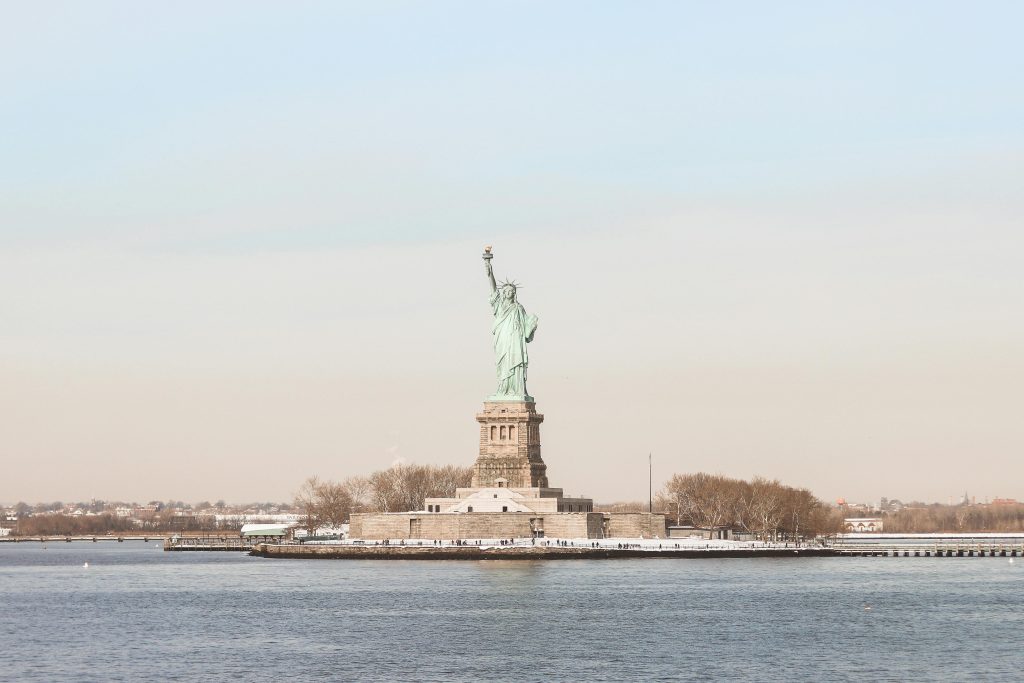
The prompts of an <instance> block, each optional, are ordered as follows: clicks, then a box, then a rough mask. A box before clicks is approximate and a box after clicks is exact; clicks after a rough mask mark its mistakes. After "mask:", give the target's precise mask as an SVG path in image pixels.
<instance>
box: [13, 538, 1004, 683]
mask: <svg viewBox="0 0 1024 683" xmlns="http://www.w3.org/2000/svg"><path fill="white" fill-rule="evenodd" d="M85 563H88V567H85V566H84V565H85ZM1022 589H1024V559H1021V558H1017V559H1016V560H1015V561H1014V562H1010V561H1009V559H1007V558H913V557H910V558H902V557H901V558H792V559H789V558H781V559H770V558H762V559H706V560H685V559H641V560H605V561H600V560H582V561H565V562H536V561H489V562H422V561H365V562H361V561H330V560H320V561H317V560H267V559H260V558H252V557H248V556H247V555H243V554H240V553H203V552H199V553H189V552H182V553H173V552H172V553H168V552H163V551H162V550H161V549H160V545H159V544H157V543H152V542H151V543H142V542H137V541H136V542H126V543H123V544H119V543H95V544H94V543H67V544H65V543H55V544H47V545H46V546H43V545H42V544H38V543H35V544H33V543H19V544H0V680H10V681H47V682H53V681H200V680H203V681H213V680H228V679H230V680H234V681H268V680H276V679H294V680H360V681H675V680H758V681H793V680H801V681H825V680H827V681H843V680H872V681H873V680H891V681H902V680H909V679H920V680H932V681H936V680H938V681H963V680H968V679H970V680H991V681H1012V680H1021V679H1024V654H1022V648H1021V642H1022V639H1024V590H1022Z"/></svg>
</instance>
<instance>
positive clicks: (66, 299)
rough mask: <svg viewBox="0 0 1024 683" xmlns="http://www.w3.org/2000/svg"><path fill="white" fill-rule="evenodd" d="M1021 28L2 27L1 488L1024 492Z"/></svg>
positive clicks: (801, 13) (13, 492) (501, 22)
mask: <svg viewBox="0 0 1024 683" xmlns="http://www.w3.org/2000/svg"><path fill="white" fill-rule="evenodd" d="M1022 23H1024V6H1021V5H1020V3H1014V2H978V3H971V4H970V5H967V4H964V3H954V2H935V1H929V2H902V3H852V2H851V3H815V2H777V3H755V2H748V3H742V2H740V3H697V2H661V3H659V2H650V3H642V4H638V3H629V2H605V3H595V2H560V3H550V2H517V3H480V2H437V3H421V2H367V3H340V2H329V3H328V2H324V3H320V2H299V3H289V4H287V5H282V4H280V3H270V2H244V3H242V2H239V3H232V2H222V3H213V4H211V3H199V2H183V3H175V4H173V5H167V4H153V3H134V2H102V1H97V2H91V3H80V2H63V3H62V2H51V3H45V4H41V3H18V4H9V5H7V6H6V7H5V8H4V9H3V20H2V21H0V501H3V502H7V503H13V502H15V501H17V500H26V501H30V502H35V501H51V500H84V499H89V498H100V499H118V500H139V501H143V500H152V499H161V500H166V499H168V498H174V499H183V500H189V501H198V500H203V499H207V500H216V499H218V498H223V499H226V500H229V501H237V502H242V501H252V500H288V499H290V498H291V497H292V496H293V494H294V493H295V492H296V491H297V489H298V488H299V486H300V485H301V482H302V481H303V480H304V479H305V478H306V477H308V476H310V475H314V474H316V475H319V476H321V477H323V478H330V479H340V478H343V477H346V476H350V475H359V474H367V473H369V472H371V471H373V470H376V469H381V468H385V467H388V466H390V465H391V464H393V463H395V462H416V463H434V464H447V463H455V464H462V465H470V464H472V462H473V461H474V459H475V457H476V447H477V424H476V422H475V419H474V416H475V414H476V413H477V412H478V411H479V410H480V409H481V407H482V401H483V400H484V398H485V397H486V396H487V395H488V394H490V393H492V392H493V390H494V384H495V382H494V375H493V358H492V353H491V348H490V310H489V307H488V305H487V296H488V285H487V281H486V278H485V275H484V268H483V265H482V261H481V259H480V254H481V251H482V247H483V246H484V245H487V244H492V245H494V254H495V257H494V261H493V263H494V269H495V272H496V274H497V275H498V277H499V279H500V278H503V277H511V278H515V279H516V280H517V281H519V282H520V283H522V285H523V287H522V289H521V290H520V293H519V298H520V301H521V302H522V303H523V304H524V306H525V307H526V310H527V311H528V312H529V313H531V314H535V315H537V316H539V318H540V323H539V328H538V332H537V335H536V338H535V340H534V342H533V343H532V344H531V346H530V354H531V355H530V368H529V389H530V393H531V394H532V395H533V396H535V397H536V399H537V406H538V410H539V411H540V412H541V413H543V414H544V415H545V416H546V419H545V422H544V425H543V428H542V443H543V457H544V459H545V462H546V463H547V465H548V474H549V478H550V480H551V483H552V485H553V486H559V487H562V488H564V489H565V490H566V493H569V494H583V495H589V496H592V497H594V498H596V499H598V500H599V501H604V502H610V501H615V500H638V499H643V498H646V496H647V488H648V471H647V457H648V454H649V453H650V454H652V461H653V480H654V486H655V488H658V487H659V486H660V484H661V483H663V482H664V481H665V480H666V479H667V478H668V477H669V476H670V475H671V474H672V473H675V472H680V473H682V472H694V471H708V472H717V473H721V474H725V475H728V476H734V477H744V478H748V477H752V476H755V475H761V476H766V477H769V478H778V479H780V480H782V481H783V482H784V483H787V484H790V485H794V486H801V487H807V488H809V489H811V490H812V491H813V492H815V493H816V494H817V495H819V496H820V497H822V498H824V499H827V500H834V499H836V498H839V497H844V498H846V499H847V500H851V501H877V500H878V499H879V497H881V496H888V497H890V498H899V499H902V500H905V501H908V500H925V501H938V502H948V500H949V498H950V497H959V496H961V495H962V494H963V493H964V491H965V490H966V491H967V492H969V493H970V494H971V495H975V496H976V497H977V498H978V500H979V502H980V501H981V500H983V499H985V498H986V497H1014V498H1018V499H1022V500H1024V457H1022V455H1024V420H1022V419H1021V414H1022V410H1021V408H1022V395H1021V387H1022V386H1024V360H1022V353H1021V352H1022V350H1024V316H1022V315H1021V312H1022V308H1024V276H1022V270H1021V265H1020V264H1021V254H1022V253H1024V230H1022V223H1021V216H1022V215H1024V47H1022V43H1021V41H1020V36H1019V27H1020V26H1021V25H1022Z"/></svg>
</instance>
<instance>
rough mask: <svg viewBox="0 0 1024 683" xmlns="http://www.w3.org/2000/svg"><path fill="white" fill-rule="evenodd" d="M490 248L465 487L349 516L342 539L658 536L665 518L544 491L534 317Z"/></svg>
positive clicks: (545, 478) (486, 255) (548, 489)
mask: <svg viewBox="0 0 1024 683" xmlns="http://www.w3.org/2000/svg"><path fill="white" fill-rule="evenodd" d="M493 258H494V254H493V253H492V249H491V247H490V246H488V247H485V248H484V253H483V261H484V267H485V272H486V275H487V282H488V284H489V286H490V296H489V299H488V303H489V305H490V308H491V314H492V323H491V336H492V345H493V349H494V367H495V379H496V382H497V385H496V387H495V391H494V393H493V394H491V395H489V396H488V397H487V398H486V400H485V401H484V404H483V409H482V410H481V412H479V413H478V414H477V415H476V422H477V429H478V433H479V450H478V453H477V458H476V462H475V463H474V465H473V479H472V482H471V485H470V486H469V487H466V488H459V489H457V490H456V492H455V496H454V497H451V498H427V499H426V501H425V509H423V510H416V511H408V512H378V513H353V514H352V515H351V522H350V534H349V535H350V538H352V539H360V540H371V541H379V540H384V539H388V540H389V541H391V540H394V541H399V540H403V541H404V540H414V539H416V540H431V541H434V540H440V539H465V538H473V539H480V538H488V539H517V538H518V539H530V540H531V541H532V542H536V540H537V539H544V538H549V537H558V538H584V539H606V538H613V537H622V538H642V537H646V538H656V537H657V538H663V537H665V536H666V527H665V516H664V515H663V514H651V513H649V512H648V513H601V512H594V502H593V500H591V499H590V498H581V497H570V496H566V495H565V494H564V491H563V489H561V488H554V487H552V486H550V484H549V482H548V475H547V465H546V464H545V463H544V460H543V458H542V457H541V425H542V424H543V423H544V415H542V414H541V413H539V412H537V404H536V401H535V400H534V398H533V396H531V395H530V394H529V393H528V391H527V387H526V381H527V374H528V369H529V362H530V361H529V352H528V345H529V344H531V343H532V342H533V341H534V338H535V336H536V333H537V323H538V318H537V316H536V315H531V314H529V313H527V311H526V308H525V307H524V306H523V304H522V303H520V301H519V297H518V290H519V285H518V284H517V283H515V282H514V281H511V280H505V281H503V282H500V283H499V282H498V281H497V280H496V279H495V277H494V269H493V266H492V261H493Z"/></svg>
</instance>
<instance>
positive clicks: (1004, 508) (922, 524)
mask: <svg viewBox="0 0 1024 683" xmlns="http://www.w3.org/2000/svg"><path fill="white" fill-rule="evenodd" d="M883 525H884V526H883V530H884V531H885V532H886V533H893V534H914V533H918V534H923V533H937V532H944V531H945V532H971V531H992V532H1000V531H1003V532H1012V531H1024V505H1021V504H1001V505H928V506H924V507H913V508H903V509H902V510H900V511H899V512H890V513H888V514H886V515H885V516H884V518H883Z"/></svg>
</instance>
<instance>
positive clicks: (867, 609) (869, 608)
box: [864, 603, 871, 612]
mask: <svg viewBox="0 0 1024 683" xmlns="http://www.w3.org/2000/svg"><path fill="white" fill-rule="evenodd" d="M864 611H865V612H870V611H871V605H868V604H867V603H865V604H864Z"/></svg>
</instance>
